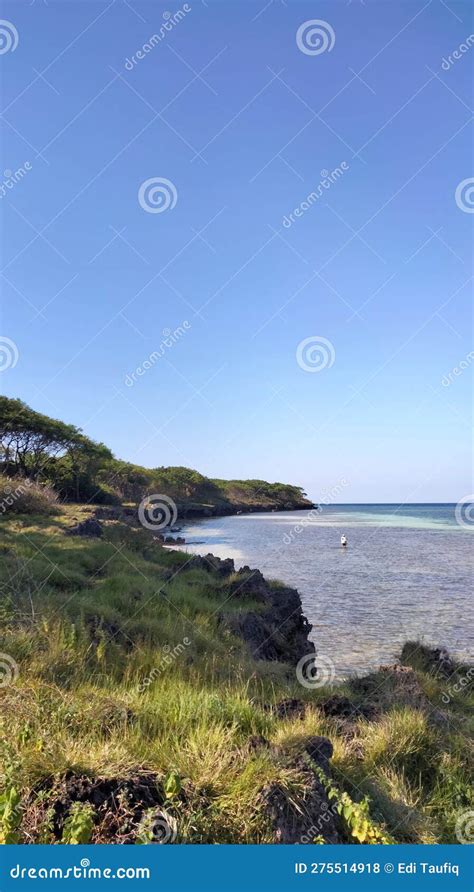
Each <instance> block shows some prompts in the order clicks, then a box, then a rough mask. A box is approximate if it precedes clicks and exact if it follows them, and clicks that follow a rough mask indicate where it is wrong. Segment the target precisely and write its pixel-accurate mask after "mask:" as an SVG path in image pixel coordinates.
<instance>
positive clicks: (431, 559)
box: [183, 505, 474, 677]
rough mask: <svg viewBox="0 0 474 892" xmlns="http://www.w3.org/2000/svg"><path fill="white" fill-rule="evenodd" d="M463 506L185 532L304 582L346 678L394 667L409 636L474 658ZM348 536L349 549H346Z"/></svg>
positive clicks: (225, 521) (268, 519) (341, 512)
mask: <svg viewBox="0 0 474 892" xmlns="http://www.w3.org/2000/svg"><path fill="white" fill-rule="evenodd" d="M454 509H455V506H454V505H405V506H402V507H399V506H396V505H330V506H323V507H322V510H321V511H319V512H316V511H313V512H307V511H295V512H281V513H274V514H273V513H272V514H253V515H252V514H251V515H238V516H235V517H223V518H218V519H213V520H209V521H199V522H195V523H193V524H192V525H188V526H185V527H184V528H183V534H184V535H185V537H186V540H187V545H186V547H185V550H187V551H189V552H194V553H199V554H202V553H204V554H205V553H207V552H209V551H211V552H212V553H213V554H216V555H218V556H220V557H233V558H234V560H235V563H236V566H237V567H240V566H242V565H243V564H249V565H250V566H251V567H258V568H259V569H260V570H262V572H263V573H264V574H265V575H266V576H267V577H269V578H279V579H282V580H284V581H285V582H287V583H288V584H291V585H293V586H295V587H296V588H297V589H298V590H299V592H300V594H301V598H302V602H303V607H304V611H305V613H306V616H307V617H308V620H309V621H310V622H311V623H312V624H313V632H312V638H313V640H314V642H315V645H316V649H317V651H318V653H319V655H320V656H321V657H323V658H325V657H328V658H330V659H331V660H332V661H333V663H334V665H335V670H336V675H337V676H338V677H342V676H344V675H348V674H352V673H354V672H363V671H366V670H368V669H370V668H374V667H377V666H378V665H380V664H381V663H386V662H390V661H393V660H394V659H395V657H396V656H397V654H398V653H399V650H400V646H401V645H402V644H403V642H404V641H406V640H407V639H409V638H412V639H413V638H418V639H422V640H424V641H425V642H426V643H428V644H433V645H436V644H441V645H443V646H445V647H447V648H448V650H450V651H451V652H452V653H453V654H455V655H457V656H458V657H460V658H464V659H466V658H468V659H469V658H470V659H472V655H473V650H474V647H473V645H474V609H473V598H472V582H473V569H474V568H473V561H472V554H473V549H472V545H473V542H474V539H473V538H472V532H473V529H474V527H473V525H472V524H471V525H470V526H465V527H464V526H460V525H459V524H458V523H457V522H456V518H455V515H454ZM342 533H345V534H346V536H347V538H348V542H349V547H348V548H347V549H342V548H341V547H340V545H339V540H340V536H341V535H342Z"/></svg>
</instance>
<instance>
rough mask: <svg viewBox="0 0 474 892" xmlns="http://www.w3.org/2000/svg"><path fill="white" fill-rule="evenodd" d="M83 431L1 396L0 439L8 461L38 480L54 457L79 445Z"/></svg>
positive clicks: (18, 470)
mask: <svg viewBox="0 0 474 892" xmlns="http://www.w3.org/2000/svg"><path fill="white" fill-rule="evenodd" d="M81 437H82V434H81V432H80V430H79V429H78V428H77V427H74V425H72V424H64V422H63V421H56V420H55V419H54V418H49V417H48V416H47V415H41V414H40V413H39V412H34V411H33V409H30V407H29V406H27V405H26V403H23V402H22V401H21V400H12V399H9V398H8V397H6V396H2V397H0V442H1V448H2V453H3V456H4V461H5V464H6V465H7V466H8V467H13V468H14V470H15V471H16V472H21V473H22V474H24V475H25V476H26V477H31V478H33V479H37V478H38V477H39V475H40V474H41V473H43V472H44V471H45V470H46V468H47V467H48V465H49V464H50V463H51V462H52V461H53V460H54V458H56V457H58V456H60V455H63V454H64V453H65V452H66V451H67V450H68V449H69V448H71V447H72V446H73V445H77V444H78V443H79V442H80V440H81Z"/></svg>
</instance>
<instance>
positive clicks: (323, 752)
mask: <svg viewBox="0 0 474 892" xmlns="http://www.w3.org/2000/svg"><path fill="white" fill-rule="evenodd" d="M305 749H306V752H307V753H308V756H309V757H310V759H311V760H312V761H313V762H314V763H315V764H316V765H318V767H319V768H322V769H323V771H324V773H325V774H329V762H330V760H331V759H332V756H333V752H334V747H333V745H332V743H331V741H330V740H329V739H328V738H327V737H310V738H309V740H308V741H307V742H306V747H305Z"/></svg>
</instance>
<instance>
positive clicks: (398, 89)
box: [0, 0, 474, 502]
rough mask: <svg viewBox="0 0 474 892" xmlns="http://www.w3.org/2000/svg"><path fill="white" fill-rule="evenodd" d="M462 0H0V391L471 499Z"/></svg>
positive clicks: (143, 440)
mask: <svg viewBox="0 0 474 892" xmlns="http://www.w3.org/2000/svg"><path fill="white" fill-rule="evenodd" d="M178 10H181V11H183V10H184V14H182V15H181V16H180V20H179V21H176V23H174V24H173V23H171V27H170V19H169V17H168V13H171V15H172V16H174V15H175V14H176V12H177V11H178ZM471 11H472V7H471V6H470V4H468V3H460V2H451V0H450V2H446V3H445V2H441V0H432V2H425V3H423V2H422V0H417V2H414V0H413V2H390V3H389V2H377V3H373V2H368V0H367V2H365V3H362V2H359V0H353V2H349V3H346V2H345V0H343V2H334V0H333V2H330V3H328V2H322V3H317V4H315V3H303V2H287V3H286V4H285V3H282V2H279V0H274V2H270V3H267V4H265V3H264V2H263V0H262V2H260V0H256V2H225V3H214V2H210V0H206V2H200V0H192V2H190V3H189V5H188V4H179V3H176V4H171V3H166V4H163V3H159V2H153V3H151V2H141V0H131V2H130V3H129V2H128V0H127V2H125V0H115V2H113V3H104V2H95V0H89V2H75V0H67V2H52V0H49V2H48V3H46V2H45V0H35V2H33V3H31V4H30V3H25V4H23V3H19V2H15V3H6V4H4V6H3V13H2V15H3V17H4V19H5V20H7V22H8V23H9V26H8V28H9V30H8V34H7V36H6V38H5V39H6V41H7V51H5V52H3V53H2V54H1V55H0V66H1V71H2V103H1V104H2V109H3V110H4V118H3V126H2V169H3V170H4V171H7V172H8V171H12V172H13V173H15V172H17V171H18V170H19V169H20V168H22V169H23V172H24V173H23V175H21V176H19V177H16V179H17V180H18V181H17V182H15V183H14V185H13V187H12V188H6V187H5V188H4V189H3V192H4V193H5V194H4V195H3V196H2V198H1V202H2V212H3V213H2V218H3V235H2V247H3V250H2V255H3V256H2V270H3V273H2V279H1V282H2V294H3V313H2V326H1V334H2V336H4V337H7V338H9V339H10V340H12V341H13V342H14V343H15V345H16V347H17V349H18V361H17V362H16V364H15V365H14V367H11V368H8V369H7V370H6V371H5V372H4V373H3V376H2V378H3V388H2V389H3V391H4V392H6V393H7V394H8V395H10V396H19V397H20V398H21V399H23V400H25V401H26V402H27V403H29V404H30V405H31V406H33V407H34V408H35V409H37V410H39V411H42V412H46V413H47V414H51V415H54V416H56V417H61V418H62V419H64V420H66V421H69V422H72V423H75V424H77V425H79V426H80V427H82V428H83V429H84V431H85V432H86V433H87V434H88V435H90V436H92V437H93V438H95V439H97V440H102V441H104V442H106V443H107V444H108V445H110V446H111V448H112V449H113V450H114V452H115V453H116V454H117V455H118V456H120V457H122V458H125V459H128V460H131V461H134V462H137V463H139V464H144V465H147V466H151V467H153V466H158V465H170V464H185V465H188V466H191V467H195V468H198V469H199V470H200V471H202V472H203V473H205V474H208V475H210V476H219V477H252V478H253V477H262V478H266V479H270V480H282V481H286V482H295V483H300V484H302V485H303V486H305V488H306V489H307V491H308V492H309V493H310V495H311V496H312V497H313V498H315V499H320V498H321V497H323V496H324V494H325V493H327V492H331V491H332V490H333V489H334V488H335V487H337V486H340V485H341V481H346V482H345V483H344V484H343V492H342V493H341V495H340V496H339V498H337V499H336V501H347V502H351V501H353V502H357V501H380V502H383V501H393V502H399V501H405V500H406V501H437V500H439V501H458V499H460V498H462V497H463V496H465V495H467V494H469V493H472V491H473V489H474V486H473V483H472V479H471V465H470V426H471V420H472V419H471V415H470V412H471V408H470V406H471V400H470V397H471V394H472V365H473V363H471V362H470V361H469V360H466V357H467V356H468V354H469V352H470V351H471V350H472V324H471V322H472V315H471V306H472V260H471V254H472V251H471V250H470V249H471V246H472V224H473V216H472V213H471V211H472V192H470V184H469V183H467V184H466V186H464V187H461V188H460V189H458V200H457V201H456V190H457V188H458V186H459V185H460V184H462V183H463V182H464V181H465V180H469V179H470V178H472V176H473V173H474V172H473V166H472V123H471V119H472V113H471V111H470V109H471V108H472V88H471V78H472V60H473V58H474V56H473V55H472V53H473V52H474V47H473V48H472V50H471V49H469V48H468V45H467V44H466V45H465V46H466V51H465V52H462V51H459V50H458V48H459V46H460V45H461V44H463V43H464V41H465V40H466V39H467V38H468V36H469V35H470V34H471V33H472V32H473V31H474V26H473V23H472V20H470V15H471ZM314 19H317V20H318V21H319V22H322V23H323V24H322V25H321V24H319V25H318V24H316V25H313V26H311V25H307V26H305V27H304V28H303V29H302V38H301V40H300V45H301V41H303V47H306V49H307V50H308V52H304V51H302V49H301V46H299V45H298V42H297V39H296V35H297V32H298V29H299V28H300V26H302V25H304V24H305V23H307V22H311V21H312V20H314ZM165 22H168V28H169V30H163V31H162V34H163V37H162V39H161V40H160V41H158V42H157V41H155V45H154V46H151V49H150V51H149V52H148V53H146V52H144V51H143V49H142V48H143V46H144V44H146V43H147V41H148V40H149V38H150V37H151V36H152V35H153V34H154V33H155V34H156V33H158V34H159V33H160V27H162V26H163V25H164V23H165ZM11 26H13V27H14V29H15V30H14V31H13V30H12V28H11ZM3 28H5V26H3ZM312 28H313V29H314V28H316V29H320V33H321V34H322V37H321V40H322V42H321V41H320V42H319V43H317V42H316V43H311V29H312ZM308 32H309V37H308ZM16 37H17V38H18V45H17V46H16V48H15V49H14V50H13V46H14V44H15V43H16ZM305 40H308V41H309V42H308V43H306V44H305V43H304V41H305ZM8 41H10V43H9V44H8ZM324 41H325V43H324ZM2 46H3V48H4V49H5V43H3V45H2ZM315 49H316V50H318V51H317V52H314V50H315ZM138 51H141V52H140V54H139V56H141V58H140V57H137V52H138ZM455 51H456V57H453V55H452V54H453V53H454V52H455ZM450 56H451V59H452V61H451V62H449V57H450ZM127 59H128V60H132V61H131V62H129V64H128V66H127V65H126V61H127ZM443 59H445V60H448V61H447V62H445V64H444V67H443ZM133 60H135V61H133ZM130 69H131V70H130ZM342 162H344V166H345V169H344V170H343V173H342V175H338V176H336V177H334V178H333V179H334V182H331V183H330V185H329V187H328V188H326V189H324V188H323V187H322V186H319V184H320V183H321V182H322V180H324V173H325V172H326V171H329V172H332V171H334V170H336V168H339V169H341V168H340V165H341V164H342ZM322 172H323V173H322ZM155 178H156V179H160V180H163V179H165V180H167V181H169V182H170V183H171V184H172V185H171V186H165V187H164V188H165V189H166V190H167V197H168V199H169V201H170V202H171V204H173V205H174V206H173V207H171V206H170V207H168V208H167V209H163V205H161V207H160V206H159V209H160V212H159V213H152V212H150V207H148V210H146V209H144V208H143V207H142V206H141V205H140V202H139V199H138V193H139V189H140V186H141V185H142V184H143V183H144V182H145V181H147V180H150V179H155ZM6 180H8V176H5V175H4V183H5V182H6ZM326 182H327V180H326ZM318 186H319V191H320V192H321V193H322V194H321V197H318V199H317V201H312V202H311V203H310V204H309V206H307V209H306V210H304V213H299V215H298V216H296V217H294V218H293V219H294V222H292V224H291V225H290V226H288V225H283V221H284V219H285V217H286V218H287V219H288V215H289V214H290V213H292V212H294V209H295V208H298V207H299V206H301V203H302V202H304V201H305V199H306V198H307V196H308V195H310V194H311V193H314V192H315V190H317V189H318ZM171 199H173V200H172V201H171ZM150 200H151V201H152V200H153V196H152V198H151V199H150ZM145 202H146V199H145ZM151 209H152V210H156V205H151ZM184 321H187V322H188V323H189V325H188V326H187V328H186V330H184V334H182V333H181V334H180V335H179V336H177V337H176V338H175V339H173V343H172V344H171V346H167V345H166V342H165V340H164V339H165V337H166V335H163V332H164V331H165V333H166V332H167V331H168V330H171V331H174V330H176V329H177V327H178V326H182V325H183V322H184ZM322 338H323V339H325V342H329V343H330V348H325V347H323V348H322V351H323V352H322V353H320V354H318V353H317V351H316V354H317V355H319V357H320V364H322V365H325V367H324V368H322V369H319V370H317V371H315V366H314V364H313V360H314V354H310V355H309V359H308V361H307V362H306V363H305V362H303V363H298V361H297V356H296V354H297V348H298V345H300V344H301V343H302V342H303V341H306V340H307V339H312V341H311V343H312V342H313V341H314V342H315V343H316V345H317V344H318V343H320V342H321V339H322ZM325 342H324V343H325ZM168 343H169V341H168ZM328 349H329V353H328ZM324 351H326V352H324ZM153 353H155V356H156V353H160V354H161V355H160V356H159V358H158V359H156V361H154V362H152V363H151V364H150V366H151V367H150V368H148V369H146V370H145V373H144V374H142V375H141V376H136V379H135V381H133V380H132V386H130V381H129V383H128V386H127V376H130V375H131V374H132V373H133V372H134V370H136V369H137V368H138V367H143V364H144V363H145V361H146V360H147V358H148V357H149V356H150V355H151V354H153ZM329 357H330V358H329ZM328 358H329V359H328ZM460 363H464V366H465V368H463V369H462V374H459V375H457V374H456V375H451V378H446V376H449V375H450V373H451V372H452V370H453V369H454V368H456V367H457V368H459V367H460ZM308 369H309V370H308ZM446 380H448V384H446ZM443 381H444V384H443Z"/></svg>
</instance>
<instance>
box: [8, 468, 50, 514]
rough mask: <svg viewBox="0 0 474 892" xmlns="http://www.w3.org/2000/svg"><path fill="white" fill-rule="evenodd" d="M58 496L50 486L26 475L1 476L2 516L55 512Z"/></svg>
mask: <svg viewBox="0 0 474 892" xmlns="http://www.w3.org/2000/svg"><path fill="white" fill-rule="evenodd" d="M57 501H58V497H57V495H56V493H55V492H54V489H51V487H50V486H47V485H46V484H41V483H35V482H34V481H32V480H28V479H27V478H26V477H5V476H4V475H1V476H0V517H1V516H2V514H7V512H12V513H14V514H53V513H55V511H56V503H57Z"/></svg>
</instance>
